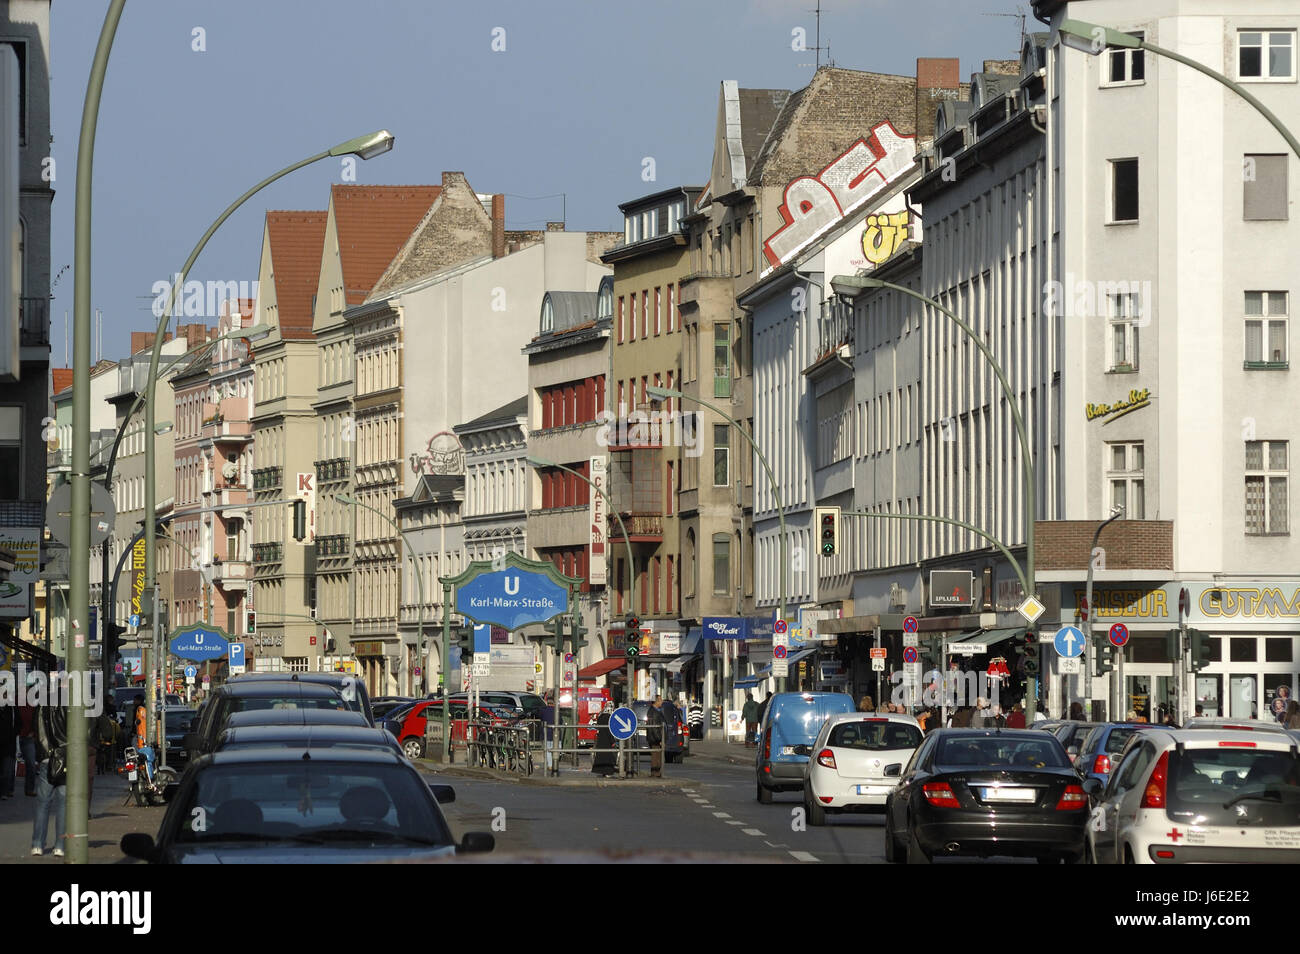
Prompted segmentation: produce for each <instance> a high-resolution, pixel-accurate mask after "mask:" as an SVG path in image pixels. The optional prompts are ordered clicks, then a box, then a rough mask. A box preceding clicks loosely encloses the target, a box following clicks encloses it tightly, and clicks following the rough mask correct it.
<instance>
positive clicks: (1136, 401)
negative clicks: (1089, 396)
mask: <svg viewBox="0 0 1300 954" xmlns="http://www.w3.org/2000/svg"><path fill="white" fill-rule="evenodd" d="M1150 403H1151V389H1150V388H1142V389H1141V390H1138V389H1137V388H1134V389H1133V390H1132V391H1129V392H1128V397H1127V398H1124V399H1122V400H1119V401H1116V402H1115V403H1114V404H1085V405H1084V406H1083V413H1084V414H1085V415H1087V418H1088V420H1090V421H1095V420H1096V419H1097V418H1099V417H1106V418H1110V420H1108V421H1106V422H1105V423H1107V424H1109V423H1110V422H1111V421H1114V420H1118V419H1119V418H1121V417H1123V416H1124V415H1125V414H1131V413H1132V412H1134V411H1139V410H1141V409H1142V408H1144V407H1146V406H1147V405H1149V404H1150Z"/></svg>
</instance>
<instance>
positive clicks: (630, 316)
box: [627, 292, 636, 341]
mask: <svg viewBox="0 0 1300 954" xmlns="http://www.w3.org/2000/svg"><path fill="white" fill-rule="evenodd" d="M627 340H628V341H636V292H632V293H631V294H630V295H628V296H627Z"/></svg>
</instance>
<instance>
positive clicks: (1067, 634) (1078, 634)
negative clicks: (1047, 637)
mask: <svg viewBox="0 0 1300 954" xmlns="http://www.w3.org/2000/svg"><path fill="white" fill-rule="evenodd" d="M1052 642H1053V643H1054V644H1055V646H1056V651H1057V652H1058V653H1060V654H1061V655H1062V656H1064V657H1065V658H1066V659H1073V658H1074V657H1075V656H1082V655H1083V630H1081V629H1080V628H1079V627H1077V626H1062V627H1061V628H1060V629H1058V630H1057V631H1056V638H1055V639H1054V640H1052Z"/></svg>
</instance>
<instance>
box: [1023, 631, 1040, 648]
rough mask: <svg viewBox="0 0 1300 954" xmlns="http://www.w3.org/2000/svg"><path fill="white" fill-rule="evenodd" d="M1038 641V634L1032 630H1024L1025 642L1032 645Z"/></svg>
mask: <svg viewBox="0 0 1300 954" xmlns="http://www.w3.org/2000/svg"><path fill="white" fill-rule="evenodd" d="M1037 642H1038V636H1037V634H1035V633H1034V632H1033V631H1032V630H1029V631H1026V632H1025V644H1026V645H1028V646H1032V645H1034V644H1035V643H1037Z"/></svg>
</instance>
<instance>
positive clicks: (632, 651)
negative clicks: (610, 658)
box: [626, 643, 641, 659]
mask: <svg viewBox="0 0 1300 954" xmlns="http://www.w3.org/2000/svg"><path fill="white" fill-rule="evenodd" d="M626 652H627V658H628V659H636V657H637V656H640V655H641V647H640V646H639V645H638V644H637V643H628V644H627V650H626Z"/></svg>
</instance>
